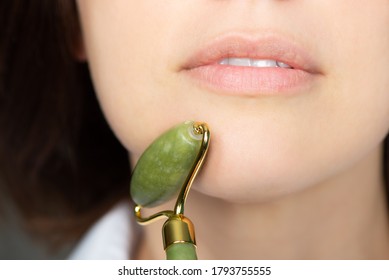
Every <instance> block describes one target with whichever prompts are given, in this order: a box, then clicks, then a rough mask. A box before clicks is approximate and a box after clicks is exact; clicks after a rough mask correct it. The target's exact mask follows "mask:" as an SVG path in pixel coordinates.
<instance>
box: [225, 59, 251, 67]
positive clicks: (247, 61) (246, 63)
mask: <svg viewBox="0 0 389 280" xmlns="http://www.w3.org/2000/svg"><path fill="white" fill-rule="evenodd" d="M228 65H232V66H250V59H249V58H229V59H228Z"/></svg>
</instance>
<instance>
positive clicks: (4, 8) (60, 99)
mask: <svg viewBox="0 0 389 280" xmlns="http://www.w3.org/2000/svg"><path fill="white" fill-rule="evenodd" d="M0 5H1V6H0V13H1V14H0V21H1V23H0V35H1V36H0V40H1V41H0V177H1V178H2V179H3V180H4V181H5V183H6V184H5V186H4V189H3V191H7V192H8V193H9V194H10V195H11V196H12V198H13V199H14V201H15V202H16V203H17V205H18V206H19V208H20V209H21V211H22V213H23V214H24V216H25V217H26V220H27V221H28V224H30V225H33V226H34V229H36V230H40V231H41V232H46V233H47V232H50V233H51V236H52V237H55V238H62V239H63V238H64V237H68V236H78V235H79V234H81V233H82V232H83V231H84V230H85V229H86V228H87V227H88V226H89V225H90V224H91V222H93V220H94V219H96V218H97V217H98V216H99V215H100V214H101V213H103V212H104V211H106V210H107V208H108V207H109V206H110V205H112V204H113V203H114V202H115V201H117V200H118V199H119V198H120V197H123V196H125V195H127V186H128V182H129V172H130V167H129V163H128V157H127V153H126V151H125V150H124V148H123V147H122V146H121V145H120V144H119V143H118V141H117V140H116V138H115V137H114V135H113V134H112V132H111V130H110V128H109V127H108V125H107V123H106V122H105V120H104V117H103V115H102V113H101V110H100V108H99V105H98V102H97V100H96V97H95V94H94V91H93V87H92V83H91V81H90V77H89V72H88V69H87V65H86V64H84V63H80V62H77V61H76V60H75V59H74V55H73V54H74V51H75V49H76V48H77V46H78V44H79V41H78V40H79V38H80V36H79V34H80V28H79V22H78V16H77V10H76V7H75V4H74V2H73V1H70V0H39V1H24V0H12V1H2V2H1V3H0ZM388 162H389V149H388V139H385V146H384V154H383V168H384V169H383V176H384V179H385V183H386V186H388V179H389V175H388V174H389V173H388ZM386 189H387V190H388V189H389V188H388V187H387V188H386ZM387 193H389V192H387ZM71 233H73V234H71ZM74 233H76V234H74ZM46 236H47V235H46Z"/></svg>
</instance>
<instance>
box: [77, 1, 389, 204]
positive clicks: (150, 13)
mask: <svg viewBox="0 0 389 280" xmlns="http://www.w3.org/2000/svg"><path fill="white" fill-rule="evenodd" d="M78 6H79V12H80V17H81V22H82V29H83V36H84V37H83V39H84V46H85V53H86V58H87V61H88V63H89V65H90V70H91V73H92V78H93V81H94V84H95V89H96V92H97V95H98V98H99V101H100V103H101V106H102V108H103V111H104V113H105V115H106V118H107V120H108V122H109V123H110V125H111V127H112V129H113V131H114V132H115V133H116V135H117V137H118V138H119V140H120V141H121V142H122V143H123V145H124V146H125V147H126V148H127V149H128V150H129V151H130V155H131V160H132V161H133V162H134V163H135V162H136V160H137V158H138V157H139V156H140V154H141V153H142V152H143V151H144V149H145V148H146V147H147V146H148V144H150V143H151V141H152V140H153V139H154V138H155V137H157V136H158V135H159V134H160V133H162V132H163V131H164V130H166V129H168V128H170V127H171V126H173V125H175V124H177V123H181V122H183V121H186V120H195V121H204V122H207V123H208V124H209V126H210V129H211V132H212V143H211V148H210V153H209V157H208V159H207V162H206V165H205V167H204V169H203V171H202V172H201V174H200V176H199V178H198V180H197V181H196V183H195V185H194V188H195V189H196V190H198V191H200V192H203V193H205V194H208V195H211V196H215V197H219V198H222V199H226V200H229V201H234V202H258V201H263V200H267V199H270V198H276V197H279V196H282V195H285V194H288V193H292V192H295V191H297V190H302V189H305V188H308V187H310V186H314V185H318V184H320V183H322V182H324V181H326V180H328V179H330V178H332V177H335V176H337V175H339V174H341V173H343V172H346V171H347V170H348V169H350V168H352V166H354V165H355V164H356V163H357V162H358V161H360V160H361V159H362V158H363V157H365V156H366V155H367V154H369V152H371V151H372V150H373V149H374V148H376V147H377V146H378V145H379V144H380V142H381V141H382V140H383V138H384V137H385V135H386V133H387V131H388V125H389V71H388V65H389V29H388V26H389V2H388V1H386V0H374V1H365V0H341V1H339V0H317V1H306V0H300V1H299V0H296V1H291V0H290V1H288V0H286V1H228V0H227V1H220V0H186V1H180V0H158V1H156V0H142V1H135V0H132V1H131V0H113V1H105V0H89V1H88V0H79V1H78ZM228 58H230V60H228ZM234 58H238V59H234ZM285 64H286V65H285ZM285 67H286V68H285Z"/></svg>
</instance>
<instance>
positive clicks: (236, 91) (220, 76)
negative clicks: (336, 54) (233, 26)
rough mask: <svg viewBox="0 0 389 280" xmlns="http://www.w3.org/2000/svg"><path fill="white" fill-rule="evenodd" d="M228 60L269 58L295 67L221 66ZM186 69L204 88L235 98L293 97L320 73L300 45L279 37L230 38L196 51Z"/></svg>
mask: <svg viewBox="0 0 389 280" xmlns="http://www.w3.org/2000/svg"><path fill="white" fill-rule="evenodd" d="M225 58H250V59H255V60H258V59H268V60H275V61H278V62H283V63H286V64H288V65H289V66H291V67H292V68H281V67H266V68H258V67H246V66H235V65H222V64H220V62H221V61H222V60H223V59H225ZM183 70H184V71H185V73H186V74H188V75H189V77H191V78H192V79H194V80H195V81H197V82H198V83H199V84H200V85H201V86H205V87H206V88H209V89H211V90H212V91H216V92H218V93H225V94H232V95H248V96H257V95H275V94H293V93H296V92H298V91H300V90H302V89H303V88H306V87H308V86H309V85H310V84H311V83H312V82H313V80H314V79H315V77H316V76H317V75H318V74H320V72H319V70H318V67H317V66H316V65H315V63H314V61H313V59H312V58H311V56H310V55H309V54H308V52H307V51H305V50H304V49H303V48H302V47H301V46H299V45H298V44H297V43H295V42H293V41H290V40H287V39H285V38H283V37H279V36H273V35H272V36H259V37H256V38H253V37H252V36H244V35H227V36H222V37H219V38H217V39H215V40H214V41H212V42H211V43H209V44H205V45H204V46H203V47H202V48H201V49H200V50H199V51H197V52H195V54H194V55H193V56H191V57H190V58H189V60H188V61H187V63H186V64H184V67H183Z"/></svg>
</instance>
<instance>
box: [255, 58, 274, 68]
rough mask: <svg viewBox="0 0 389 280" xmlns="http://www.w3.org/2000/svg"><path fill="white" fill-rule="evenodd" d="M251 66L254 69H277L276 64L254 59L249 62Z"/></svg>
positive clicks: (268, 60) (266, 60) (267, 60)
mask: <svg viewBox="0 0 389 280" xmlns="http://www.w3.org/2000/svg"><path fill="white" fill-rule="evenodd" d="M251 66H254V67H277V62H276V61H275V60H270V59H255V60H251Z"/></svg>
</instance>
